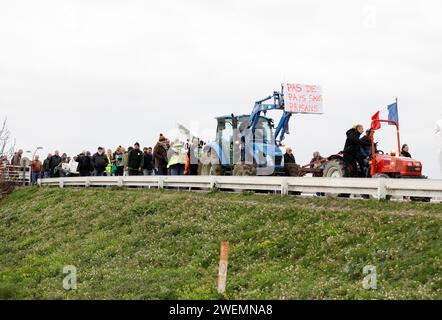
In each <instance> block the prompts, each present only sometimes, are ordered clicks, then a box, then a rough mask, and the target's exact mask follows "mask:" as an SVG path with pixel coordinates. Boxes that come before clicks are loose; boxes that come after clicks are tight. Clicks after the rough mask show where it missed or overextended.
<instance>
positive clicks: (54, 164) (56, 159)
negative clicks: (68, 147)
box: [49, 150, 61, 178]
mask: <svg viewBox="0 0 442 320" xmlns="http://www.w3.org/2000/svg"><path fill="white" fill-rule="evenodd" d="M49 170H50V173H51V178H59V177H60V171H61V157H60V151H58V150H55V152H54V155H53V156H52V157H51V159H50V160H49Z"/></svg>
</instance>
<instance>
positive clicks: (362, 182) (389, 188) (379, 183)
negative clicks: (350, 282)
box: [39, 176, 442, 199]
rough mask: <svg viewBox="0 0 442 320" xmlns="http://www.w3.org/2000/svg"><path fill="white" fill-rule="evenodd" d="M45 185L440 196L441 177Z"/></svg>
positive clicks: (101, 180)
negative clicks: (435, 178) (434, 178)
mask: <svg viewBox="0 0 442 320" xmlns="http://www.w3.org/2000/svg"><path fill="white" fill-rule="evenodd" d="M39 185H40V186H46V187H60V188H64V187H138V188H157V189H164V188H180V189H189V190H192V189H193V190H195V189H197V190H200V189H203V190H211V189H214V188H216V189H219V190H229V191H232V190H233V191H266V192H272V193H279V194H281V195H288V194H294V193H295V194H316V193H326V194H328V195H339V194H348V195H357V196H359V195H369V196H370V197H372V198H375V199H386V198H387V197H425V198H433V199H442V180H429V179H428V180H427V179H385V178H379V179H364V178H310V177H303V178H295V177H235V176H128V177H126V176H125V177H68V178H51V179H41V180H39Z"/></svg>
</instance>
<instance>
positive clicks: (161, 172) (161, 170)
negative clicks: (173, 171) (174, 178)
mask: <svg viewBox="0 0 442 320" xmlns="http://www.w3.org/2000/svg"><path fill="white" fill-rule="evenodd" d="M157 170H158V175H159V176H167V168H166V167H158V169H157Z"/></svg>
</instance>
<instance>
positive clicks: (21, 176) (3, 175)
mask: <svg viewBox="0 0 442 320" xmlns="http://www.w3.org/2000/svg"><path fill="white" fill-rule="evenodd" d="M0 179H1V180H3V181H8V182H14V183H17V184H30V183H31V167H29V166H26V167H21V166H12V165H6V166H5V165H0Z"/></svg>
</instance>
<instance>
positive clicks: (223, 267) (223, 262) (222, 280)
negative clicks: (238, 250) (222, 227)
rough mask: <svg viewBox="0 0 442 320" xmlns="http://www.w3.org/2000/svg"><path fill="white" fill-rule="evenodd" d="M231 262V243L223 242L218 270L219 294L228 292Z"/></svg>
mask: <svg viewBox="0 0 442 320" xmlns="http://www.w3.org/2000/svg"><path fill="white" fill-rule="evenodd" d="M228 261H229V242H227V241H222V242H221V253H220V257H219V269H218V293H224V292H226V280H227V264H228Z"/></svg>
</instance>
